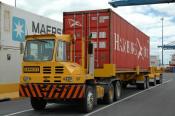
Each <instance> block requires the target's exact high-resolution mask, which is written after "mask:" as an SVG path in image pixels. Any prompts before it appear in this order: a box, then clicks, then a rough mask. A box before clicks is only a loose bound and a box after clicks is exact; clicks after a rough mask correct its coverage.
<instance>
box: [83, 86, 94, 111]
mask: <svg viewBox="0 0 175 116" xmlns="http://www.w3.org/2000/svg"><path fill="white" fill-rule="evenodd" d="M94 97H95V96H94V90H93V88H92V87H91V86H87V87H86V93H85V96H84V99H83V111H84V112H86V113H88V112H91V111H92V110H93V108H94V101H95V99H94Z"/></svg>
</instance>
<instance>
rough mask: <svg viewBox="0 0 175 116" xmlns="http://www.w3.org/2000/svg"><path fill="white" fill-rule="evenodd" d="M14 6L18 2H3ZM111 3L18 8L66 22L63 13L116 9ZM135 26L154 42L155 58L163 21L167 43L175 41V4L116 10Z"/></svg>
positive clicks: (92, 0)
mask: <svg viewBox="0 0 175 116" xmlns="http://www.w3.org/2000/svg"><path fill="white" fill-rule="evenodd" d="M0 1H2V2H4V3H6V4H9V5H12V6H14V4H15V0H0ZM108 1H109V0H17V7H18V8H21V9H24V10H27V11H30V12H33V13H36V14H39V15H42V16H46V17H49V18H52V19H54V20H57V21H61V22H62V13H63V11H74V10H89V9H105V8H112V7H111V6H110V5H109V4H108ZM112 9H113V10H114V11H115V12H116V13H118V14H119V15H120V16H122V17H123V18H125V19H126V20H127V21H129V22H130V23H131V24H133V25H135V26H136V27H137V28H139V29H140V30H142V31H143V32H144V33H146V34H147V35H148V36H150V40H151V45H150V46H151V54H153V55H159V56H160V58H161V50H160V49H158V48H157V46H158V45H161V35H162V34H161V29H162V28H161V18H162V17H164V40H165V41H164V43H165V44H167V43H170V42H172V41H175V4H174V3H171V4H159V5H144V6H127V7H119V8H115V9H114V8H112ZM172 53H175V51H173V50H172V51H165V52H164V54H165V55H164V63H168V62H169V60H170V57H171V54H172Z"/></svg>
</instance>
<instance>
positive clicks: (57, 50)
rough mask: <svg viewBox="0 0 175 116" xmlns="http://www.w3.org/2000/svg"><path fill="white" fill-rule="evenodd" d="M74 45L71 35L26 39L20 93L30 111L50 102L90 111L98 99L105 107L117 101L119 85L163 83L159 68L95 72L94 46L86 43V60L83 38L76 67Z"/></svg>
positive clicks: (110, 67)
mask: <svg viewBox="0 0 175 116" xmlns="http://www.w3.org/2000/svg"><path fill="white" fill-rule="evenodd" d="M74 45H75V44H74V39H73V37H72V36H71V35H57V34H46V35H28V36H26V47H25V51H24V57H23V63H22V74H21V77H20V84H19V94H20V96H21V97H30V100H31V105H32V107H33V109H35V110H42V109H44V108H45V107H46V104H47V103H50V102H54V103H56V102H69V101H79V103H80V104H81V105H82V109H83V111H84V112H90V111H92V110H93V107H94V106H95V105H96V104H97V100H98V99H101V100H102V101H103V102H104V103H107V104H110V103H112V102H113V101H116V100H118V99H120V97H121V86H123V87H126V86H127V84H131V85H132V83H133V84H136V85H137V87H138V88H139V89H146V88H148V87H149V84H152V85H156V82H157V83H158V84H161V83H162V80H163V77H162V69H161V68H158V67H150V70H148V71H147V72H140V71H139V67H138V68H136V71H132V72H131V71H130V72H127V71H124V72H122V71H116V70H115V67H114V65H113V64H104V68H102V69H95V68H94V48H93V44H92V43H91V40H89V42H88V52H87V53H88V55H87V56H86V57H87V58H85V39H84V38H82V43H81V52H82V53H81V59H82V60H81V65H80V64H77V63H76V62H75V61H73V59H74V56H73V54H72V53H73V46H74ZM85 59H87V61H88V62H87V61H85ZM85 63H87V67H85ZM136 82H137V83H136ZM138 82H141V83H138Z"/></svg>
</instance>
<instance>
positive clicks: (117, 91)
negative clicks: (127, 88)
mask: <svg viewBox="0 0 175 116" xmlns="http://www.w3.org/2000/svg"><path fill="white" fill-rule="evenodd" d="M121 91H122V90H121V84H120V82H119V81H117V82H115V83H114V101H117V100H119V99H120V98H121Z"/></svg>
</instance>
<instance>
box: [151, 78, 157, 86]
mask: <svg viewBox="0 0 175 116" xmlns="http://www.w3.org/2000/svg"><path fill="white" fill-rule="evenodd" d="M150 85H152V86H155V85H156V78H154V79H153V82H150Z"/></svg>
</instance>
